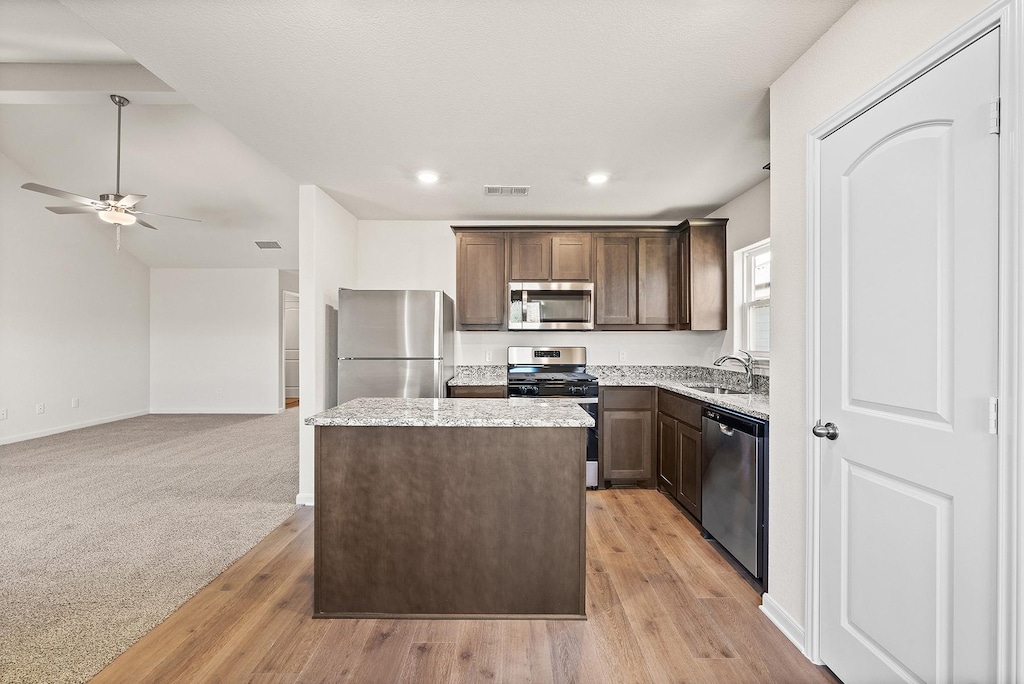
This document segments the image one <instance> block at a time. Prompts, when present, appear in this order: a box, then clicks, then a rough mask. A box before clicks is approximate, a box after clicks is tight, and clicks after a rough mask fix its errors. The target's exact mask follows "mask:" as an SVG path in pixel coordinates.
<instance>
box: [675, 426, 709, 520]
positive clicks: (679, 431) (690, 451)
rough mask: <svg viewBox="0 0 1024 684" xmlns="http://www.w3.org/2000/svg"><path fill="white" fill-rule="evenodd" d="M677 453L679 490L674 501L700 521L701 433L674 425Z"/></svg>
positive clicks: (690, 428)
mask: <svg viewBox="0 0 1024 684" xmlns="http://www.w3.org/2000/svg"><path fill="white" fill-rule="evenodd" d="M676 443H677V445H678V447H677V449H678V452H679V488H678V489H677V490H676V501H678V502H679V503H680V504H682V505H683V508H685V509H686V510H688V511H689V512H690V513H692V514H693V516H694V517H695V518H697V520H700V486H701V477H700V476H701V463H702V459H701V447H702V446H703V445H702V441H701V433H700V430H695V429H694V428H692V427H690V426H689V425H684V424H683V423H676Z"/></svg>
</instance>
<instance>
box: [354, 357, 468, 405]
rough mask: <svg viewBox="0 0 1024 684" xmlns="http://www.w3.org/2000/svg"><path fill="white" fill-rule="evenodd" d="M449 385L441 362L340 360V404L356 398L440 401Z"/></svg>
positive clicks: (428, 360) (423, 360)
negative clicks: (401, 398) (429, 399)
mask: <svg viewBox="0 0 1024 684" xmlns="http://www.w3.org/2000/svg"><path fill="white" fill-rule="evenodd" d="M447 382H448V378H446V377H445V374H444V365H443V362H442V361H440V360H437V361H434V360H430V359H420V360H404V359H386V360H383V359H382V360H378V359H371V360H366V359H358V360H353V359H341V360H340V361H338V404H344V403H345V402H346V401H349V400H350V399H355V398H356V397H408V398H417V397H419V398H431V397H435V398H441V397H444V396H445V385H446V383H447Z"/></svg>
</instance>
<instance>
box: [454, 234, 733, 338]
mask: <svg viewBox="0 0 1024 684" xmlns="http://www.w3.org/2000/svg"><path fill="white" fill-rule="evenodd" d="M727 222H728V219H688V220H686V221H683V223H681V224H680V225H679V226H678V227H651V226H634V227H629V228H625V227H624V228H622V229H618V228H616V229H608V228H602V227H594V228H591V229H589V230H571V229H566V230H549V231H544V232H540V231H534V230H529V229H524V228H519V227H508V228H506V229H505V230H504V231H502V232H497V231H495V230H493V229H489V228H488V229H480V228H471V227H460V228H455V229H453V230H454V231H455V234H456V238H457V244H458V257H457V260H456V264H457V271H458V272H457V276H456V278H457V283H456V302H455V303H456V307H457V309H458V313H457V316H456V320H457V324H458V328H459V329H460V330H505V329H506V328H507V325H508V324H507V320H506V315H507V310H508V299H509V292H508V283H509V281H512V282H547V281H562V280H565V281H573V280H579V281H593V283H594V323H595V327H596V329H598V330H725V329H726V322H727V309H728V302H727V300H726V258H727V255H726V251H725V226H726V223H727Z"/></svg>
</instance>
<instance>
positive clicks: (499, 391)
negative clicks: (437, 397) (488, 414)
mask: <svg viewBox="0 0 1024 684" xmlns="http://www.w3.org/2000/svg"><path fill="white" fill-rule="evenodd" d="M448 396H449V397H451V398H452V399H504V398H505V397H506V396H508V388H507V387H506V386H505V385H453V386H451V387H449V388H448Z"/></svg>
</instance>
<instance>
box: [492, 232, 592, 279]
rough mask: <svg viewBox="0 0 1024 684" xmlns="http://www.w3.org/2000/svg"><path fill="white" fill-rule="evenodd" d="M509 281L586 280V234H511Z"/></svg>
mask: <svg viewBox="0 0 1024 684" xmlns="http://www.w3.org/2000/svg"><path fill="white" fill-rule="evenodd" d="M509 242H510V247H511V249H510V251H511V259H510V262H511V271H510V272H511V278H510V279H511V280H512V281H513V282H543V281H549V280H590V263H591V261H592V254H591V238H590V233H582V232H581V233H576V232H567V233H533V232H525V231H524V232H519V233H511V234H510V238H509Z"/></svg>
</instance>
